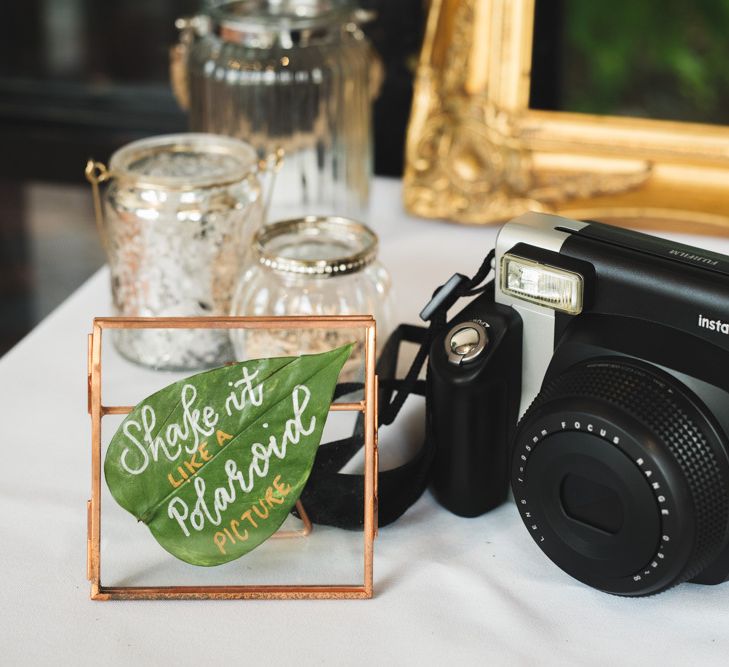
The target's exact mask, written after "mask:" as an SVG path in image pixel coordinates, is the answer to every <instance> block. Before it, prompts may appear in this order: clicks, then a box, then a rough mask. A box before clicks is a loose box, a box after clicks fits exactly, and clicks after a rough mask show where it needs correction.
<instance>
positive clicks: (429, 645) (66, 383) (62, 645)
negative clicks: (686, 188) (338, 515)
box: [0, 179, 729, 665]
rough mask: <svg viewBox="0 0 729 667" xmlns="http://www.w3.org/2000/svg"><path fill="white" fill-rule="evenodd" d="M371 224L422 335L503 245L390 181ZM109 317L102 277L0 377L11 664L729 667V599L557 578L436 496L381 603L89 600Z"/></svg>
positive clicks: (1, 652) (717, 243)
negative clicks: (466, 277)
mask: <svg viewBox="0 0 729 667" xmlns="http://www.w3.org/2000/svg"><path fill="white" fill-rule="evenodd" d="M370 223H371V224H372V226H373V227H374V228H375V230H376V231H377V232H378V233H379V234H380V238H381V252H380V256H381V259H382V260H383V262H384V263H385V264H386V265H387V266H388V268H389V269H390V272H391V273H392V276H393V280H394V283H395V286H396V289H397V293H398V318H399V319H400V320H404V321H410V322H417V313H418V311H419V309H420V308H421V306H422V305H423V303H424V302H425V301H426V300H427V298H428V296H429V295H430V293H431V292H432V290H433V288H434V286H435V285H436V284H439V283H440V282H442V281H443V280H445V279H446V278H447V277H449V276H450V275H451V274H452V273H453V272H454V271H461V272H464V273H472V272H473V271H475V269H476V268H477V267H478V265H479V263H480V261H481V259H482V257H483V256H484V254H485V253H486V252H487V251H488V250H489V249H490V248H491V247H492V245H493V241H494V237H495V229H492V228H485V229H479V228H465V227H459V226H453V225H449V224H446V223H440V222H432V221H426V220H416V219H413V218H410V217H408V216H407V215H405V214H404V213H403V211H402V205H401V202H400V183H399V182H398V181H391V180H383V179H378V180H377V181H376V182H375V188H374V193H373V205H372V213H371V220H370ZM676 238H679V237H676ZM680 238H681V240H683V241H686V242H689V243H694V244H698V245H704V246H707V247H710V248H712V249H715V250H718V251H721V252H726V253H729V241H727V240H726V239H706V238H703V239H698V238H688V237H680ZM109 314H111V309H110V299H109V291H108V274H107V272H106V270H102V271H100V272H99V273H98V274H97V275H95V276H94V277H93V278H91V279H90V280H89V281H88V282H87V283H86V284H85V285H84V286H83V287H81V288H80V289H79V290H78V291H77V292H76V293H75V294H74V295H73V296H72V297H71V298H70V299H69V300H68V301H67V302H66V303H64V304H63V305H62V306H61V307H60V308H59V309H58V310H57V311H56V312H54V313H53V314H52V315H51V316H50V317H49V318H48V319H47V320H45V321H44V322H43V323H42V324H41V325H40V326H38V327H37V328H36V329H35V330H34V331H33V332H31V334H30V335H29V336H28V337H27V338H25V339H24V340H23V341H22V342H21V343H20V344H19V345H18V346H17V347H16V348H14V349H13V350H12V351H11V352H9V353H8V354H7V355H6V356H5V357H4V358H3V359H2V360H0V405H1V406H2V412H1V413H0V443H1V446H2V457H1V458H0V461H1V462H2V463H1V466H2V471H1V472H0V517H1V518H0V521H1V522H2V537H1V538H0V664H7V665H12V664H54V665H102V664H103V665H112V664H113V665H116V664H165V663H169V664H183V665H187V664H199V665H203V664H215V665H235V664H266V663H267V662H270V663H274V664H279V665H284V664H286V665H295V664H297V663H301V664H306V665H308V664H333V665H340V664H366V663H372V664H385V665H390V664H397V663H403V664H418V663H421V664H441V663H443V662H446V661H448V662H449V663H450V664H469V665H470V664H493V663H497V664H554V665H565V664H588V663H589V664H641V665H653V664H697V665H698V664H701V665H708V664H717V665H718V664H724V665H726V664H728V663H729V584H726V585H723V586H714V587H702V586H697V585H691V584H684V585H682V586H679V587H678V588H675V589H673V590H671V591H669V592H667V593H664V594H662V595H659V596H656V597H652V598H646V599H622V598H617V597H611V596H609V595H605V594H603V593H599V592H597V591H595V590H592V589H590V588H587V587H586V586H583V585H581V584H579V583H578V582H576V581H575V580H573V579H571V578H570V577H568V576H567V575H565V574H563V573H562V572H561V571H560V570H559V569H558V568H557V567H555V566H554V565H553V564H551V563H550V562H549V561H548V560H547V559H546V558H545V556H544V555H543V554H542V553H541V552H540V551H539V549H538V548H537V547H536V546H535V545H534V543H533V542H532V540H531V538H530V537H529V535H528V534H527V531H526V530H525V529H524V527H523V525H522V523H521V521H520V519H519V517H518V515H517V512H516V509H515V508H514V506H513V505H512V504H507V505H504V506H503V507H501V508H500V509H498V510H497V511H494V512H492V513H490V514H487V515H485V516H482V517H480V518H477V519H470V520H469V519H462V518H458V517H455V516H452V515H450V514H449V513H447V512H446V511H444V510H442V509H441V508H439V506H438V505H437V504H436V503H435V502H434V500H433V499H432V497H431V496H430V495H429V494H427V493H426V494H425V495H424V496H423V497H422V498H421V499H420V500H419V501H418V502H417V503H416V504H415V505H414V506H413V507H412V508H411V509H410V510H409V511H408V512H407V513H406V515H405V516H404V517H403V518H402V519H401V520H400V521H398V522H397V523H396V524H395V525H393V526H390V527H387V528H385V529H383V530H381V531H380V535H379V537H378V539H377V540H376V542H375V598H374V599H373V600H365V601H291V602H288V601H283V602H282V601H271V602H267V601H233V602H187V601H180V602H92V601H90V600H89V598H88V592H89V587H88V584H87V582H86V580H85V565H86V514H85V503H86V499H87V498H88V497H89V494H90V458H89V453H90V446H89V442H90V425H89V418H88V416H87V414H86V382H85V379H86V378H85V366H86V334H87V333H88V332H89V331H90V327H91V320H92V318H93V317H94V316H100V315H109ZM395 436H397V427H391V428H390V429H388V432H387V433H383V434H382V446H383V448H386V447H388V443H389V442H393V441H394V440H396V437H395ZM383 454H385V456H386V452H383Z"/></svg>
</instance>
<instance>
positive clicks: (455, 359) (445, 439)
mask: <svg viewBox="0 0 729 667" xmlns="http://www.w3.org/2000/svg"><path fill="white" fill-rule="evenodd" d="M521 346H522V331H521V318H520V317H519V315H518V313H517V312H516V311H515V310H514V309H513V308H510V307H509V306H501V305H499V304H495V303H494V291H493V285H491V286H490V289H489V290H487V292H486V293H484V294H482V295H481V296H479V297H477V298H476V299H474V300H473V301H472V302H471V303H470V304H469V305H468V306H467V307H466V308H464V309H463V310H462V311H461V312H460V313H459V314H458V316H457V317H456V318H455V319H454V320H453V321H452V322H450V323H449V326H448V328H447V330H445V331H443V332H441V333H440V334H439V335H437V336H436V337H435V338H434V340H433V342H432V344H431V348H430V354H429V365H428V402H427V405H428V406H429V410H428V428H429V429H430V432H431V436H432V437H433V438H434V440H435V442H436V450H435V457H434V462H433V468H432V470H433V472H432V489H433V493H434V494H435V496H436V498H437V499H438V501H439V502H440V503H441V504H442V505H443V506H444V507H446V508H447V509H449V510H450V511H451V512H453V513H454V514H458V515H460V516H467V517H473V516H479V515H480V514H483V513H484V512H487V511H489V510H491V509H493V508H494V507H497V506H498V505H500V504H501V503H503V502H504V500H506V496H507V494H508V490H509V452H508V449H507V447H504V446H503V443H506V442H511V441H512V439H513V437H514V432H515V430H516V422H517V419H518V417H519V400H520V398H521ZM515 362H516V363H515ZM436 406H437V407H436ZM438 443H440V444H442V445H443V446H438ZM445 443H447V444H445Z"/></svg>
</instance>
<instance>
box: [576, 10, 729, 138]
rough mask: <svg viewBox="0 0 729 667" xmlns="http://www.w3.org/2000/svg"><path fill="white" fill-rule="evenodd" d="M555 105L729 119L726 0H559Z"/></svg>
mask: <svg viewBox="0 0 729 667" xmlns="http://www.w3.org/2000/svg"><path fill="white" fill-rule="evenodd" d="M564 23H565V34H564V41H565V45H564V50H563V63H562V72H563V76H564V80H563V85H562V90H563V97H562V107H563V108H564V109H566V110H570V111H581V112H586V113H598V114H619V115H630V116H649V117H652V118H666V119H680V120H694V121H700V122H724V123H728V122H729V0H612V1H610V2H607V1H606V0H602V1H595V0H566V2H565V4H564Z"/></svg>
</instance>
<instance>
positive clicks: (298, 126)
mask: <svg viewBox="0 0 729 667" xmlns="http://www.w3.org/2000/svg"><path fill="white" fill-rule="evenodd" d="M369 18H370V14H369V13H368V12H364V11H362V10H358V9H357V8H356V6H355V4H354V3H353V2H351V1H349V0H245V1H237V2H215V3H213V4H212V6H209V8H208V9H207V10H206V12H205V13H204V14H201V15H198V16H195V17H192V18H187V19H179V20H178V22H177V26H178V28H180V30H181V32H180V43H179V44H178V46H177V47H175V48H174V49H173V52H172V53H173V59H172V81H173V87H174V89H175V91H176V94H177V97H178V100H180V102H181V105H182V106H183V107H185V108H187V109H189V113H190V127H191V129H193V130H195V131H204V132H215V133H218V134H226V135H230V136H233V137H238V138H240V139H244V140H245V141H247V142H249V143H250V144H251V145H252V146H253V147H254V148H255V149H256V150H257V151H258V152H259V156H262V155H265V154H268V153H270V152H271V151H273V150H275V149H276V148H278V147H280V148H283V150H284V151H285V153H286V156H287V159H286V162H285V164H284V165H283V167H282V170H281V173H280V175H279V177H278V180H279V187H278V189H277V193H276V199H275V201H274V202H273V207H272V210H273V215H274V217H279V218H283V217H294V216H301V215H305V214H314V213H323V214H329V213H331V212H333V211H337V212H338V213H341V214H343V215H349V216H353V217H362V216H363V215H364V213H365V212H366V209H367V204H368V199H369V183H370V176H371V171H372V165H371V161H372V147H371V144H372V136H371V135H372V132H371V104H372V98H373V96H374V95H375V94H376V91H377V90H378V89H379V79H380V78H381V66H380V61H379V59H378V58H377V56H376V55H375V52H374V50H373V49H372V48H371V46H370V44H369V42H368V41H367V39H366V38H365V36H364V33H363V32H362V31H361V30H360V28H359V25H360V23H361V22H362V21H366V20H368V19H369Z"/></svg>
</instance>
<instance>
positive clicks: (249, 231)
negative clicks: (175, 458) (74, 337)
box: [86, 133, 263, 370]
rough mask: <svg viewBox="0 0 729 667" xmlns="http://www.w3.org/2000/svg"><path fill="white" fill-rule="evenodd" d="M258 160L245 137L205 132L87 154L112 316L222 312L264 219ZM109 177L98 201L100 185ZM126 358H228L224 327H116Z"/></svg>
mask: <svg viewBox="0 0 729 667" xmlns="http://www.w3.org/2000/svg"><path fill="white" fill-rule="evenodd" d="M259 168H260V167H259V162H258V159H257V156H256V153H255V151H254V150H253V149H252V148H251V147H250V146H249V145H247V144H245V143H244V142H242V141H238V140H237V139H232V138H230V137H220V136H216V135H210V134H193V133H190V134H177V135H165V136H158V137H152V138H149V139H142V140H141V141H135V142H133V143H130V144H127V145H126V146H124V147H123V148H121V149H119V150H118V151H117V152H116V153H114V154H113V155H112V157H111V160H110V162H109V169H108V170H106V168H105V167H104V166H103V165H102V164H100V163H93V162H90V163H89V165H88V166H87V172H86V173H87V177H88V178H89V180H90V181H91V182H92V185H93V186H94V195H95V203H96V207H97V222H98V223H99V231H100V233H101V237H102V240H103V242H104V246H105V249H106V252H107V255H108V259H109V268H110V272H111V290H112V297H113V303H114V313H115V315H119V316H125V317H177V316H180V317H192V316H201V315H227V314H228V312H229V310H230V301H231V296H232V293H233V288H234V286H235V280H236V278H237V276H238V275H239V273H240V268H241V266H242V264H243V262H244V258H245V255H246V253H247V252H248V250H249V248H250V244H251V240H252V238H253V235H254V233H255V232H256V230H257V229H258V228H259V227H260V225H261V224H262V217H263V203H262V199H263V197H262V192H261V183H260V181H259ZM102 182H106V183H107V184H108V186H107V188H106V190H105V192H104V194H103V201H102V199H101V198H100V193H99V187H98V186H99V184H100V183H102ZM114 334H115V335H114V337H113V340H114V343H115V345H116V347H117V349H118V350H119V352H121V353H122V354H123V355H124V356H125V357H127V358H128V359H130V360H132V361H135V362H138V363H141V364H143V365H145V366H152V367H154V368H159V369H166V370H190V369H196V368H203V367H209V366H213V365H217V364H219V363H222V362H225V361H228V360H230V359H231V357H232V350H231V347H230V341H229V337H228V336H227V333H226V332H225V331H216V330H212V329H192V330H190V329H186V330H183V329H175V330H172V329H120V330H115V331H114Z"/></svg>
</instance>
